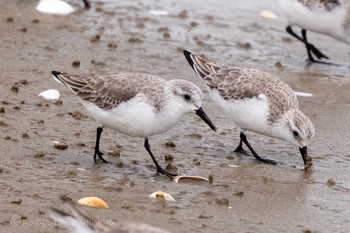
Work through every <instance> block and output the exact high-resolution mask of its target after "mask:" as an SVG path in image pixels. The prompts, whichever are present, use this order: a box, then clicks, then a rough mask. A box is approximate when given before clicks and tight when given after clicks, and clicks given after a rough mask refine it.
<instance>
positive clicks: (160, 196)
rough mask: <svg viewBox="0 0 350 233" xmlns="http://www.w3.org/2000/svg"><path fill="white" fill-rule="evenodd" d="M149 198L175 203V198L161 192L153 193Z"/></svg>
mask: <svg viewBox="0 0 350 233" xmlns="http://www.w3.org/2000/svg"><path fill="white" fill-rule="evenodd" d="M149 196H150V197H153V198H156V199H162V200H165V201H175V198H173V197H172V196H171V195H170V194H168V193H166V192H163V191H157V192H154V193H152V194H151V195H149Z"/></svg>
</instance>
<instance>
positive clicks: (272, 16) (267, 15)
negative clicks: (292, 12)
mask: <svg viewBox="0 0 350 233" xmlns="http://www.w3.org/2000/svg"><path fill="white" fill-rule="evenodd" d="M259 15H260V16H261V17H263V18H266V19H277V18H278V17H277V15H276V14H275V13H273V12H272V11H261V12H260V14H259Z"/></svg>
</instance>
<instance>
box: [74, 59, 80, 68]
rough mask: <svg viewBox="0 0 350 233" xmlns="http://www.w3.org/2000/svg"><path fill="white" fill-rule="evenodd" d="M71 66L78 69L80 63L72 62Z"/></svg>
mask: <svg viewBox="0 0 350 233" xmlns="http://www.w3.org/2000/svg"><path fill="white" fill-rule="evenodd" d="M72 66H73V67H79V66H80V61H79V60H76V61H73V62H72Z"/></svg>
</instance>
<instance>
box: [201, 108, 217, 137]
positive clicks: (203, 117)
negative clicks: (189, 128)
mask: <svg viewBox="0 0 350 233" xmlns="http://www.w3.org/2000/svg"><path fill="white" fill-rule="evenodd" d="M196 114H197V115H198V116H199V117H200V118H202V120H203V121H204V122H205V123H207V124H208V125H209V127H210V128H211V129H212V130H214V131H216V127H215V125H214V124H213V122H211V120H210V119H209V117H208V116H207V114H205V112H204V111H203V108H202V107H200V108H198V109H197V110H196Z"/></svg>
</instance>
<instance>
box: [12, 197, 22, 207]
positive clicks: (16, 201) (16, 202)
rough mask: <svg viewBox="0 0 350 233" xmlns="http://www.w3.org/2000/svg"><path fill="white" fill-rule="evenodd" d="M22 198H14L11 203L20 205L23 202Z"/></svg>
mask: <svg viewBox="0 0 350 233" xmlns="http://www.w3.org/2000/svg"><path fill="white" fill-rule="evenodd" d="M22 201H23V200H22V198H20V199H18V200H13V201H11V202H10V203H11V204H17V205H20V204H22Z"/></svg>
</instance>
